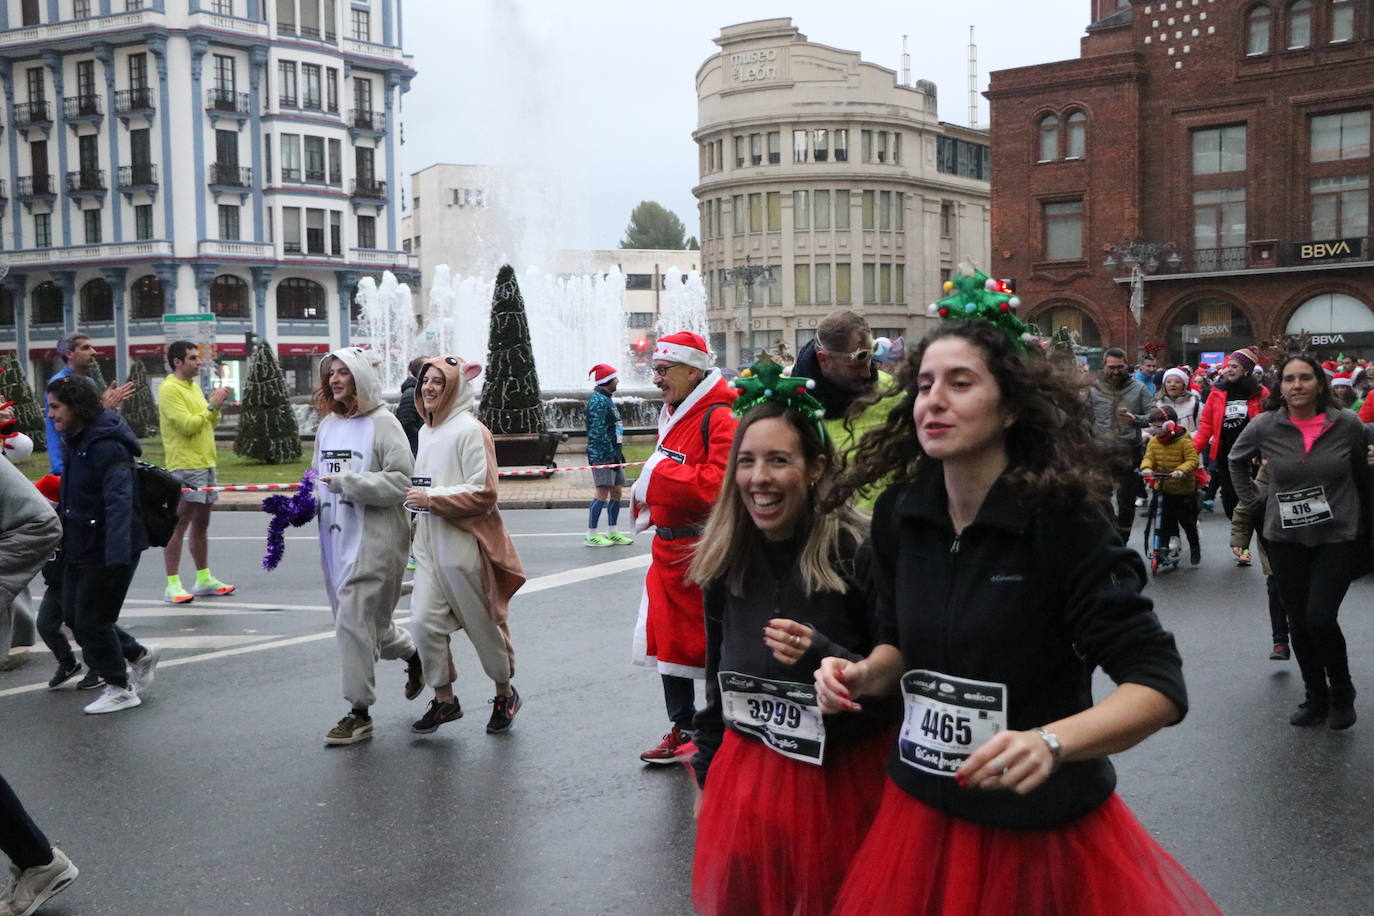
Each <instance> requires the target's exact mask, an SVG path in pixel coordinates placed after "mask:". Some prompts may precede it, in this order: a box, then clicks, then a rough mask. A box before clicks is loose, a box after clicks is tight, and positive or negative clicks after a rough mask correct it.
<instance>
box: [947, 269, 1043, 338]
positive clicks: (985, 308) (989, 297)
mask: <svg viewBox="0 0 1374 916" xmlns="http://www.w3.org/2000/svg"><path fill="white" fill-rule="evenodd" d="M944 289H945V292H946V293H949V295H947V296H945V298H943V299H941V300H940V301H938V302H932V303H931V304H930V309H929V311H930V314H932V315H938V316H939V317H941V318H945V319H948V320H961V319H963V320H973V321H986V322H987V323H988V324H991V325H993V326H995V327H997V328H1000V329H1001V330H1002V331H1004V332H1006V335H1007V336H1008V337H1010V338H1011V340H1012V342H1013V343H1014V344H1015V345H1016V349H1017V350H1019V351H1020V352H1022V353H1024V352H1026V344H1028V343H1029V342H1030V341H1032V340H1034V339H1035V337H1036V334H1035V328H1033V327H1031V326H1030V325H1028V324H1026V323H1025V322H1024V321H1022V320H1021V319H1020V318H1018V317H1016V310H1017V309H1018V308H1020V307H1021V299H1020V297H1018V296H1017V295H1016V294H1015V293H1014V292H1012V290H1011V287H1009V286H1008V285H1007V284H1006V283H1003V282H1002V281H1001V280H993V279H991V278H990V277H988V275H987V274H985V273H983V272H982V271H981V270H979V269H977V268H976V267H972V266H970V265H968V264H960V265H959V273H958V274H957V275H956V276H955V277H953V278H952V279H949V280H946V281H945V286H944Z"/></svg>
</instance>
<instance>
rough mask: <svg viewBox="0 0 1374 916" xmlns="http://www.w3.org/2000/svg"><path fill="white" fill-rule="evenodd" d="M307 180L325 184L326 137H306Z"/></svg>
mask: <svg viewBox="0 0 1374 916" xmlns="http://www.w3.org/2000/svg"><path fill="white" fill-rule="evenodd" d="M304 139H305V180H306V181H313V182H316V183H318V184H324V175H325V171H324V137H305V138H304Z"/></svg>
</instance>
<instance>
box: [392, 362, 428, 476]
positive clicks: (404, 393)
mask: <svg viewBox="0 0 1374 916" xmlns="http://www.w3.org/2000/svg"><path fill="white" fill-rule="evenodd" d="M417 384H419V382H418V380H417V379H416V378H415V376H413V375H410V376H407V377H406V380H405V381H404V382H401V399H400V400H399V401H397V402H396V419H398V420H400V421H401V429H403V430H405V431H406V441H408V442H409V443H410V454H411V457H414V456H415V454H416V452H418V451H419V449H420V427H422V426H424V425H425V421H424V420H423V419H421V418H420V411H419V410H417V409H416V408H415V386H416V385H417Z"/></svg>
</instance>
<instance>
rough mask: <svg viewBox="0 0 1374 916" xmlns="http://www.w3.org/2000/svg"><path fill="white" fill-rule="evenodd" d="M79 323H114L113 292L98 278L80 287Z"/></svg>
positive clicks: (108, 285)
mask: <svg viewBox="0 0 1374 916" xmlns="http://www.w3.org/2000/svg"><path fill="white" fill-rule="evenodd" d="M80 316H81V321H82V322H87V321H114V290H112V289H111V288H110V284H108V283H106V282H105V281H104V280H103V279H101V278H100V277H96V278H95V279H94V280H88V281H86V283H85V284H83V285H82V287H81V311H80Z"/></svg>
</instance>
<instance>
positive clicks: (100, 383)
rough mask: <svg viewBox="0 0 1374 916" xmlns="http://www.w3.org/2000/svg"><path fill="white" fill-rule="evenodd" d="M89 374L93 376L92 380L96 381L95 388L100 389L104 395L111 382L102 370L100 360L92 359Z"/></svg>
mask: <svg viewBox="0 0 1374 916" xmlns="http://www.w3.org/2000/svg"><path fill="white" fill-rule="evenodd" d="M89 374H90V377H91V381H93V382H95V390H96V391H99V392H100V393H101V394H102V395H103V394H104V393H105V389H106V388H109V387H110V383H109V382H107V381H105V373H103V372H101V371H100V360H98V359H93V360H91V368H90V372H89Z"/></svg>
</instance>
